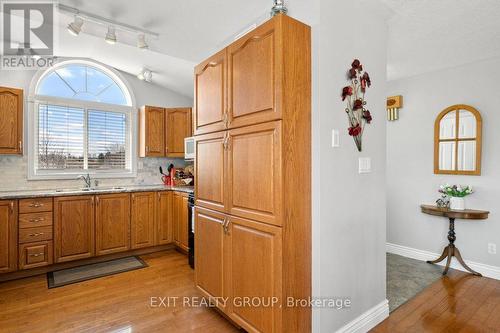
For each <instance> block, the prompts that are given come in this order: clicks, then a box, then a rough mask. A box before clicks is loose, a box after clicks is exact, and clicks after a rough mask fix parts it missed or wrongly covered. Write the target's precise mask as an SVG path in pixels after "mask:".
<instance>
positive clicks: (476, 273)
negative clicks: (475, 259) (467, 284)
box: [454, 248, 483, 276]
mask: <svg viewBox="0 0 500 333" xmlns="http://www.w3.org/2000/svg"><path fill="white" fill-rule="evenodd" d="M454 255H455V258H457V260H458V262H459V263H460V264H461V265H462V266H463V267H464V268H465V269H466V270H467V271H469V272H471V273H472V274H474V275H476V276H483V275H481V273H478V272H476V271H474V270H472V269H471V268H470V267H469V266H467V264H466V263H465V262H464V260H463V259H462V255H461V254H460V251H458V249H457V248H455V253H454Z"/></svg>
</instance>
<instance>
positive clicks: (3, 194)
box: [0, 184, 194, 200]
mask: <svg viewBox="0 0 500 333" xmlns="http://www.w3.org/2000/svg"><path fill="white" fill-rule="evenodd" d="M149 191H153V192H157V191H177V192H185V193H193V192H194V188H193V186H166V185H161V184H159V185H128V186H110V187H104V186H103V187H97V188H91V189H83V188H73V189H57V190H22V191H0V200H7V199H26V198H41V197H62V196H64V197H66V196H72V195H89V194H111V193H130V192H149Z"/></svg>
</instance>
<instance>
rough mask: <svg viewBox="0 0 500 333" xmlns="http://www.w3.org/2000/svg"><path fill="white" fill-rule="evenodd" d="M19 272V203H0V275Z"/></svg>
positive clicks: (6, 201) (4, 201)
mask: <svg viewBox="0 0 500 333" xmlns="http://www.w3.org/2000/svg"><path fill="white" fill-rule="evenodd" d="M15 270H17V202H16V201H10V200H2V201H0V273H6V272H12V271H15Z"/></svg>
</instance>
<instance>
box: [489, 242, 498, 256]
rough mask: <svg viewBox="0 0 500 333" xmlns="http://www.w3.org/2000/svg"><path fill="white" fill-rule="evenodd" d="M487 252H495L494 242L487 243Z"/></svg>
mask: <svg viewBox="0 0 500 333" xmlns="http://www.w3.org/2000/svg"><path fill="white" fill-rule="evenodd" d="M488 253H489V254H497V245H496V244H495V243H488Z"/></svg>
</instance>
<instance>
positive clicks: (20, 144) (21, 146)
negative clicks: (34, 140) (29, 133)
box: [19, 141, 23, 153]
mask: <svg viewBox="0 0 500 333" xmlns="http://www.w3.org/2000/svg"><path fill="white" fill-rule="evenodd" d="M19 151H20V152H21V153H22V152H23V142H22V141H19Z"/></svg>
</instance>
